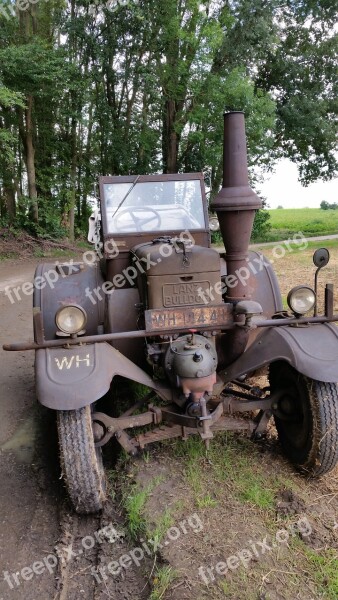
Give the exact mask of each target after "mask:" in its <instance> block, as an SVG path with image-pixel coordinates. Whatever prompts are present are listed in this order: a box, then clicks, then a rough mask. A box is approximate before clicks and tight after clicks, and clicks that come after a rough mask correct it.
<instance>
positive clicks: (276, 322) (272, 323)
mask: <svg viewBox="0 0 338 600" xmlns="http://www.w3.org/2000/svg"><path fill="white" fill-rule="evenodd" d="M334 321H338V315H332V317H324V316H323V317H299V319H298V318H295V317H292V318H290V319H267V320H266V321H260V322H258V323H255V326H256V327H282V326H283V325H293V324H297V323H299V324H302V325H304V324H307V323H332V322H334Z"/></svg>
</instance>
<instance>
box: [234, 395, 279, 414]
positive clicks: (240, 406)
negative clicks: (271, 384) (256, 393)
mask: <svg viewBox="0 0 338 600" xmlns="http://www.w3.org/2000/svg"><path fill="white" fill-rule="evenodd" d="M233 393H234V392H233ZM273 402H274V398H273V397H272V396H268V397H267V398H262V399H260V398H255V400H239V399H237V398H234V397H233V396H226V397H225V398H224V400H223V406H224V412H226V413H230V414H231V413H234V412H250V411H252V410H270V409H271V408H272V404H273Z"/></svg>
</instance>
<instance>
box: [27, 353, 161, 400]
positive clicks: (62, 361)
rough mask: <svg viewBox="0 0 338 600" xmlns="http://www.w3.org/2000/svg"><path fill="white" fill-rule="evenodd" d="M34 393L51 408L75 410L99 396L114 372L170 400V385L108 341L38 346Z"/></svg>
mask: <svg viewBox="0 0 338 600" xmlns="http://www.w3.org/2000/svg"><path fill="white" fill-rule="evenodd" d="M35 371H36V389H37V397H38V400H39V402H40V403H41V404H43V405H44V406H47V407H48V408H52V409H54V410H76V409H78V408H82V407H84V406H88V405H90V404H92V403H93V402H95V401H96V400H98V399H99V398H102V396H104V395H105V394H106V393H107V392H108V390H109V388H110V384H111V381H112V379H113V378H114V377H115V376H116V375H120V376H122V377H127V378H128V379H131V380H133V381H137V382H138V383H141V384H142V385H145V386H147V387H149V388H150V389H153V390H154V391H155V392H156V394H157V395H158V396H160V398H162V399H163V400H165V401H171V398H172V391H171V389H170V388H169V387H168V386H166V385H165V384H162V383H160V382H158V381H154V379H152V378H151V377H150V376H149V375H148V374H147V373H146V372H145V371H143V370H142V369H141V368H140V367H138V366H137V365H135V364H134V363H132V362H131V361H130V360H128V358H126V357H125V356H123V354H121V353H120V352H118V351H117V350H115V348H112V347H111V346H110V345H109V344H91V345H87V346H85V345H83V346H75V347H74V346H72V347H71V348H67V349H64V348H53V349H47V350H38V352H37V353H36V360H35Z"/></svg>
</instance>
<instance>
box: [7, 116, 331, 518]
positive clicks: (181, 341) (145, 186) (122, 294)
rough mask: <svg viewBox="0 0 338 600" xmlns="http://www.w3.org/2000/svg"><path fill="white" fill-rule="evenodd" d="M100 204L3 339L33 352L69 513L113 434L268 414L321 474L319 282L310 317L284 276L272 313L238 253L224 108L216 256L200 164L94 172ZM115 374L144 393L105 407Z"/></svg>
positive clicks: (247, 228) (235, 136)
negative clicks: (194, 169)
mask: <svg viewBox="0 0 338 600" xmlns="http://www.w3.org/2000/svg"><path fill="white" fill-rule="evenodd" d="M100 199H101V208H100V211H99V210H98V211H96V212H95V213H94V215H93V216H92V218H91V221H90V234H89V239H90V241H92V242H93V243H94V244H95V249H96V253H97V254H98V255H99V256H100V258H101V260H96V254H95V253H94V252H86V253H85V255H84V257H83V258H84V260H83V261H82V262H78V263H76V264H73V263H67V264H61V265H60V264H58V265H56V266H55V265H53V264H43V265H39V266H38V268H37V271H36V276H35V281H34V285H35V293H34V309H33V310H34V333H35V341H34V343H33V342H32V343H18V344H11V345H7V346H5V349H6V350H20V351H22V350H29V349H34V350H35V351H36V363H35V370H36V385H37V396H38V399H39V401H40V402H41V404H43V405H44V406H47V407H49V408H50V409H53V410H55V411H57V422H58V434H59V443H60V453H61V465H62V473H63V477H64V479H65V482H66V485H67V488H68V492H69V495H70V498H71V500H72V502H73V504H74V507H75V510H76V511H78V512H79V513H91V512H95V511H99V510H100V509H101V508H102V506H103V504H104V501H105V494H106V492H105V477H104V469H103V464H102V455H101V452H102V446H104V445H105V444H106V443H107V442H109V440H110V439H111V438H113V437H114V438H115V439H116V440H117V441H118V442H119V443H120V444H121V446H122V447H123V448H124V449H125V450H126V451H127V452H129V453H131V454H135V453H137V452H138V451H139V450H140V449H142V448H144V447H145V446H146V445H147V444H150V443H152V442H158V441H162V440H166V439H169V438H175V437H181V438H183V439H187V438H188V437H189V436H190V435H193V434H197V435H199V436H201V438H202V439H203V440H205V443H206V445H207V446H208V444H209V443H210V440H211V439H212V438H213V436H214V435H215V433H216V432H218V431H225V430H246V431H248V432H250V433H251V435H252V437H253V438H259V437H261V436H262V435H263V434H264V433H265V432H266V429H267V425H268V423H269V420H270V419H271V418H272V417H273V419H274V422H275V425H276V428H277V432H278V436H279V439H280V442H281V445H282V448H283V450H284V452H285V454H286V455H287V456H288V458H289V459H290V460H291V462H292V463H293V464H294V465H295V466H296V467H298V468H299V469H301V470H303V471H305V472H306V473H307V474H311V475H321V474H323V473H326V472H327V471H329V470H330V469H332V468H333V467H334V466H335V465H336V463H337V461H338V387H337V381H338V329H337V327H336V325H335V324H333V322H334V321H337V320H338V315H334V311H333V306H334V305H333V286H332V285H331V284H327V285H326V289H325V311H324V314H323V315H321V316H318V310H317V298H316V287H317V286H316V285H315V286H314V288H315V289H314V290H313V289H311V288H310V287H309V286H307V285H297V287H294V288H293V289H292V290H291V291H290V292H289V296H288V305H289V308H290V311H286V310H284V309H283V305H282V299H281V295H280V290H279V286H278V282H277V279H276V276H275V274H274V272H273V270H272V267H271V264H270V263H269V262H268V261H267V260H266V259H265V258H264V257H263V256H262V255H261V254H260V253H258V252H253V251H252V252H249V250H248V247H249V240H250V235H251V230H252V225H253V220H254V216H255V211H256V210H257V209H258V208H260V206H261V202H260V200H259V198H258V197H257V195H256V194H255V193H254V192H253V190H252V189H251V188H250V187H249V183H248V171H247V154H246V140H245V125H244V115H243V113H240V112H231V113H228V114H226V115H225V136H224V179H223V187H222V189H221V191H220V193H219V194H218V196H217V197H216V199H215V200H214V201H213V203H212V207H211V208H212V210H213V211H215V212H216V214H217V216H218V219H219V224H220V229H221V234H222V237H223V241H224V246H225V253H224V254H219V253H218V252H217V251H216V250H215V249H212V248H211V247H210V230H209V226H208V211H207V202H206V197H205V190H204V181H203V176H202V175H201V174H195V173H194V174H180V175H177V174H175V175H147V176H144V175H138V176H137V177H136V176H123V177H122V176H121V177H101V179H100ZM328 258H329V257H328V252H327V251H326V250H325V249H320V250H318V251H317V252H316V253H315V257H314V260H315V263H316V265H317V267H318V269H317V274H318V272H319V269H320V268H321V267H322V266H325V264H327V262H328ZM316 281H317V276H316ZM264 368H265V369H266V370H268V371H269V380H270V385H269V387H265V388H263V389H259V388H257V387H254V388H251V387H250V386H249V385H248V383H246V382H245V379H246V376H248V375H252V374H253V373H255V372H257V371H258V370H262V369H264ZM116 376H120V377H123V378H127V379H129V380H132V381H134V382H138V383H139V384H142V386H146V388H148V389H149V390H150V391H149V393H147V394H146V395H145V397H144V398H143V399H141V400H140V401H139V402H137V404H135V405H133V406H129V407H127V410H125V411H124V412H123V413H122V414H120V415H119V416H112V415H114V414H116V413H114V411H112V410H110V408H111V407H110V408H109V394H108V392H109V390H110V388H111V386H112V384H114V382H116V381H117V380H116ZM114 378H115V379H114ZM118 381H120V379H118ZM103 397H105V402H104V403H103V402H102V401H101V399H102V398H103ZM115 402H116V401H115ZM107 403H108V407H107ZM115 408H116V407H115ZM241 413H245V418H240V416H241ZM144 426H147V428H146V429H144ZM140 427H141V428H142V427H143V429H140ZM133 429H135V430H134V431H133Z"/></svg>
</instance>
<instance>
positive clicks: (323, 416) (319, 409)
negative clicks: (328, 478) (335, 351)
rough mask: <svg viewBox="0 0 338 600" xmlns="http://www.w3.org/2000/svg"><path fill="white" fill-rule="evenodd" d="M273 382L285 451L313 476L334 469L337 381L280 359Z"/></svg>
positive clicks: (336, 460) (337, 443)
mask: <svg viewBox="0 0 338 600" xmlns="http://www.w3.org/2000/svg"><path fill="white" fill-rule="evenodd" d="M270 385H271V393H277V394H278V410H277V411H276V415H275V424H276V429H277V432H278V437H279V440H280V442H281V445H282V448H283V450H284V453H285V455H286V456H287V457H288V459H289V460H290V461H291V462H292V463H293V464H294V465H295V466H296V467H298V468H299V469H301V470H303V471H306V472H308V473H309V474H311V475H312V476H318V475H324V473H328V472H329V471H331V470H332V469H333V468H334V467H335V466H336V464H337V463H338V385H337V384H336V383H325V382H323V381H316V380H315V379H310V378H309V377H306V376H305V375H302V374H301V373H298V372H297V371H296V370H295V369H294V368H293V367H291V366H290V365H289V364H287V363H281V362H277V363H273V364H272V365H271V366H270Z"/></svg>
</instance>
